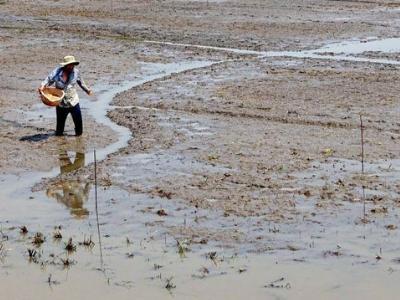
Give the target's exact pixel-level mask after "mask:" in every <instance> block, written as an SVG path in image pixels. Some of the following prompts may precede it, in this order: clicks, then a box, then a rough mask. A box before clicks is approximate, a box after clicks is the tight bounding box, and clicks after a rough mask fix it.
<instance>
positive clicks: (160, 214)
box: [157, 209, 168, 217]
mask: <svg viewBox="0 0 400 300" xmlns="http://www.w3.org/2000/svg"><path fill="white" fill-rule="evenodd" d="M157 215H159V216H160V217H164V216H168V214H167V212H166V211H165V210H164V209H159V210H157Z"/></svg>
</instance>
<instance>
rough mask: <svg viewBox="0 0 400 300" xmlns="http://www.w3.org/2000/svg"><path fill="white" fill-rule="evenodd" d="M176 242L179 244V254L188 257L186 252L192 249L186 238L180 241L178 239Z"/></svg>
mask: <svg viewBox="0 0 400 300" xmlns="http://www.w3.org/2000/svg"><path fill="white" fill-rule="evenodd" d="M176 244H177V246H178V253H179V255H180V256H181V257H182V258H183V257H186V255H185V253H186V252H187V251H189V250H190V249H189V246H188V244H187V241H186V240H185V241H178V240H176Z"/></svg>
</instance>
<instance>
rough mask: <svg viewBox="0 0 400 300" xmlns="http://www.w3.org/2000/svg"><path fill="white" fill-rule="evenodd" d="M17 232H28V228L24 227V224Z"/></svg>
mask: <svg viewBox="0 0 400 300" xmlns="http://www.w3.org/2000/svg"><path fill="white" fill-rule="evenodd" d="M19 232H20V233H21V234H23V235H25V234H27V233H28V228H26V226H25V225H24V226H22V227H20V229H19Z"/></svg>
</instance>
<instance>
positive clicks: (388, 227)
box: [385, 224, 397, 230]
mask: <svg viewBox="0 0 400 300" xmlns="http://www.w3.org/2000/svg"><path fill="white" fill-rule="evenodd" d="M385 228H386V229H387V230H395V229H397V226H396V225H394V224H389V225H386V226H385Z"/></svg>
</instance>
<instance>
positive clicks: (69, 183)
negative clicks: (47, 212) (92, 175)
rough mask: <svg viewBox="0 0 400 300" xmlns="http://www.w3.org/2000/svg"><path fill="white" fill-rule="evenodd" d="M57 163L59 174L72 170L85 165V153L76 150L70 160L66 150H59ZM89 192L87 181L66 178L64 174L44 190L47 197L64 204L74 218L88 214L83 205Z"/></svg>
mask: <svg viewBox="0 0 400 300" xmlns="http://www.w3.org/2000/svg"><path fill="white" fill-rule="evenodd" d="M59 163H60V172H61V175H65V174H67V173H70V172H73V171H75V170H78V169H80V168H82V167H84V166H85V153H80V152H76V155H75V159H74V161H73V162H72V161H71V158H70V157H69V156H68V153H67V151H65V150H64V151H61V152H60V154H59ZM89 192H90V183H89V182H82V181H79V180H76V179H68V178H66V177H65V176H64V177H61V179H60V180H59V181H58V182H56V183H54V184H52V185H51V186H49V187H48V188H47V190H46V194H47V196H48V197H49V198H54V199H55V200H56V201H57V202H59V203H62V204H64V205H65V206H66V207H68V208H69V209H70V210H71V214H72V215H73V216H74V217H76V218H85V217H86V216H88V215H89V211H88V210H87V209H86V208H84V207H83V205H84V203H85V202H86V201H87V200H88V198H89Z"/></svg>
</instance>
